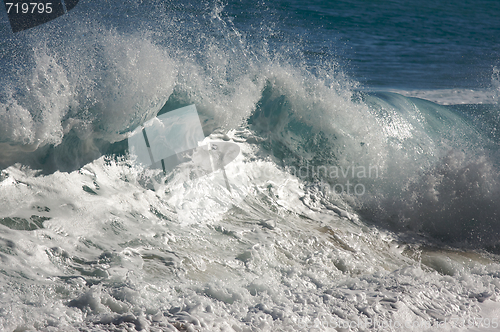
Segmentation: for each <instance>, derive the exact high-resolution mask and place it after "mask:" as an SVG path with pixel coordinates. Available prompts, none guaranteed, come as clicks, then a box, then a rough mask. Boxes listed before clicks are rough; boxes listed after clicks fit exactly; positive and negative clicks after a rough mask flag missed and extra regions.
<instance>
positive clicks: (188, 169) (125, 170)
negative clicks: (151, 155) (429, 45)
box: [0, 0, 500, 332]
mask: <svg viewBox="0 0 500 332" xmlns="http://www.w3.org/2000/svg"><path fill="white" fill-rule="evenodd" d="M355 3H357V4H364V6H368V4H367V3H366V2H364V1H358V2H355ZM429 4H430V2H429ZM481 5H484V4H483V2H480V4H478V8H483V7H480V6H481ZM304 6H305V7H307V5H304V4H302V3H299V2H297V3H296V2H294V1H292V2H290V3H285V2H283V3H278V4H276V5H272V4H271V3H269V4H267V3H263V2H261V3H256V4H246V3H243V2H237V3H236V2H235V3H226V4H224V3H221V2H218V1H215V2H208V1H207V2H202V3H201V4H200V3H198V2H193V3H190V2H187V3H182V4H181V3H177V2H169V1H159V0H158V1H151V2H147V3H143V2H141V1H108V2H105V3H99V4H97V3H96V2H92V1H83V0H82V1H81V2H80V3H79V4H78V5H77V7H76V8H75V9H73V10H72V11H71V12H70V13H68V14H66V15H64V16H63V17H60V18H58V19H56V20H54V21H52V22H49V23H47V24H44V25H42V26H39V27H36V28H33V29H30V30H26V31H23V32H20V33H17V34H12V32H10V30H9V29H10V27H9V26H8V23H7V17H6V16H5V15H4V16H2V17H0V23H1V28H0V33H1V35H2V36H1V40H0V45H1V51H0V169H1V173H0V261H1V265H0V331H15V332H21V331H50V332H52V331H236V332H243V331H245V332H250V331H273V332H274V331H490V330H499V329H500V256H499V255H500V220H499V218H500V217H499V216H500V164H499V162H500V154H499V146H498V137H499V134H500V133H499V130H500V129H499V128H500V126H499V125H500V115H499V114H500V113H499V106H498V98H499V94H500V85H499V82H500V78H499V71H498V69H497V67H495V63H494V62H492V63H490V64H489V66H490V67H489V68H488V75H487V76H488V78H487V84H486V83H484V84H483V83H481V84H479V83H478V84H477V85H476V86H472V87H471V86H469V85H470V84H469V83H467V84H465V83H464V84H462V85H460V84H457V85H456V86H451V85H452V84H451V83H449V82H448V83H449V84H448V83H446V84H445V83H442V82H441V83H439V82H438V81H436V82H438V83H436V85H435V86H434V85H432V84H431V83H428V85H425V86H421V81H420V79H419V76H418V70H420V68H421V67H419V66H420V64H419V66H417V67H416V69H415V72H414V74H415V77H416V78H415V82H416V83H415V86H413V87H412V86H409V87H408V86H403V85H402V84H399V83H398V82H399V79H401V80H403V78H401V77H399V76H398V77H399V78H398V79H394V80H393V82H396V83H395V84H393V85H391V84H389V83H387V84H379V85H377V84H376V82H379V80H380V77H383V75H384V70H383V69H381V71H380V72H377V73H374V72H373V71H374V70H375V69H374V68H373V66H372V65H370V66H366V67H360V69H359V72H361V73H363V75H365V76H366V77H368V79H366V80H365V81H363V79H361V78H359V79H358V78H357V76H356V75H357V74H356V72H354V73H352V72H351V74H349V72H350V69H349V68H350V67H349V64H345V63H343V62H342V60H341V59H340V57H342V56H347V55H345V51H343V52H344V53H342V52H340V51H339V54H338V55H337V54H336V53H335V52H336V51H335V47H338V48H340V47H341V46H339V45H342V43H343V42H345V41H343V40H344V39H343V38H345V36H344V35H342V33H344V32H345V31H347V32H345V33H346V34H347V33H348V32H349V31H350V30H349V29H350V28H349V29H348V28H345V27H346V26H347V25H346V24H347V23H345V22H344V21H342V20H340V19H339V20H338V21H332V22H334V23H335V22H336V23H335V24H337V25H338V27H339V28H338V29H339V31H341V30H342V29H344V28H345V29H346V30H345V31H344V30H342V31H344V32H342V33H340V32H339V35H335V36H334V37H324V36H326V31H330V30H328V29H330V28H329V27H330V25H329V24H332V25H333V24H334V23H331V22H330V23H329V21H321V20H323V18H321V20H320V18H318V17H319V16H318V17H316V16H314V15H316V14H315V13H321V17H329V16H328V15H336V14H332V11H333V12H335V13H337V11H338V12H339V13H347V14H346V16H345V17H351V16H352V17H356V16H355V15H351V14H349V13H351V12H350V11H353V12H356V11H359V10H361V9H359V8H358V7H357V6H355V5H354V3H353V4H352V6H353V7H352V8H351V9H349V10H347V9H346V8H345V6H347V4H343V5H342V6H344V7H342V8H341V7H339V8H337V9H336V10H334V8H336V7H335V6H334V4H331V6H332V7H331V8H330V7H328V6H327V5H324V6H323V5H321V3H319V2H318V3H317V4H311V5H309V7H307V8H305V7H304ZM339 6H340V5H339ZM401 6H403V5H401V4H399V5H398V6H395V7H394V8H393V10H394V11H395V13H399V12H398V11H399V10H402V9H401V8H400V7H401ZM329 8H330V9H329ZM367 8H368V7H367ZM460 8H461V7H460ZM484 8H486V7H484ZM366 10H367V12H370V11H371V9H369V8H368V9H366ZM377 10H379V11H380V13H385V11H386V10H392V9H390V8H389V9H387V8H379V9H377ZM490 11H491V13H490ZM405 12H407V11H406V10H405ZM408 12H411V10H410V9H408ZM283 13H285V14H286V15H285V16H283V15H284V14H283ZM294 13H295V14H294ZM297 13H300V14H297ZM302 13H304V14H302ZM460 13H461V12H460ZM478 13H480V14H481V15H483V16H484V15H491V17H493V18H496V17H497V16H496V14H495V13H497V14H498V13H500V11H498V10H497V9H496V8H492V9H491V8H490V9H488V10H486V9H485V10H484V11H478ZM287 15H288V16H287ZM293 15H304V16H301V17H300V18H296V17H295V16H293ZM339 15H340V14H339ZM405 15H406V14H405ZM450 15H452V14H450ZM457 15H459V14H457ZM460 15H462V14H460ZM478 15H479V14H478ZM340 16H342V15H340ZM483 16H480V17H483ZM264 17H265V19H263V18H264ZM283 17H284V18H283ZM342 17H344V16H342ZM391 17H396V16H391ZM484 17H486V16H484ZM484 17H483V22H485V19H484ZM488 17H490V16H488ZM259 19H260V20H259ZM282 19H283V20H282ZM302 19H303V21H301V20H302ZM313 19H317V20H318V21H317V22H318V24H317V26H318V27H319V28H318V29H319V30H318V31H319V32H317V35H314V32H312V31H313V30H308V29H309V28H308V25H307V23H304V22H309V21H311V20H313ZM325 20H326V19H325ZM292 21H293V22H296V24H292V23H291V22H292ZM280 22H282V23H280ZM301 22H302V23H301ZM342 22H344V23H342ZM377 22H379V21H377ZM301 24H303V25H301ZM374 24H375V23H374ZM377 24H379V23H377ZM443 26H445V25H444V23H443ZM342 27H344V28H342ZM349 27H351V26H349ZM352 27H357V28H359V29H364V27H363V26H361V25H357V23H356V22H354V23H352ZM445 27H446V26H445ZM357 28H356V29H357ZM301 29H303V30H301ZM321 29H323V30H321ZM353 29H354V28H353ZM391 29H392V28H391ZM436 29H437V28H436ZM360 31H361V30H360ZM363 31H364V30H363ZM363 33H365V32H363ZM353 36H354V35H353ZM363 36H364V35H363ZM299 37H300V38H299ZM326 38H330V39H329V41H330V42H331V43H332V45H331V49H329V51H328V52H333V53H328V52H327V51H320V50H323V48H322V47H323V46H321V45H324V44H322V43H324V39H326ZM464 38H465V37H464ZM303 39H305V40H303ZM366 40H371V39H366ZM335 43H336V44H335ZM367 43H368V42H367ZM415 43H416V44H415V49H416V50H418V47H419V45H420V44H419V42H415ZM368 44H369V47H374V46H373V45H374V44H371V42H370V43H368ZM334 45H337V46H334ZM346 45H349V43H348V42H347V44H346ZM352 45H354V46H353V47H354V48H355V49H357V48H358V47H361V46H360V45H361V44H359V43H358V42H357V41H356V39H355V37H353V40H352ZM436 47H437V48H436V50H437V49H438V46H436ZM464 47H465V46H464ZM471 47H472V46H471ZM492 47H493V46H492ZM439 50H441V49H440V48H439ZM439 50H437V51H436V54H438V53H439V52H438V51H439ZM426 52H427V50H426ZM332 54H333V55H332ZM342 54H344V55H342ZM497 56H498V54H497ZM361 57H362V55H360V56H359V58H356V57H355V58H354V60H353V61H354V62H356V61H358V60H359V63H362V62H363V61H364V60H363V59H362V58H361ZM373 57H374V60H373V59H372V60H373V61H380V59H378V58H377V55H376V54H373ZM389 57H390V55H387V59H390V58H389ZM485 59H490V58H488V57H485ZM365 60H366V59H365ZM366 61H368V60H366ZM488 61H489V60H488ZM347 62H348V61H347ZM387 62H388V63H391V62H390V61H387ZM356 66H357V65H353V67H356ZM359 66H361V65H359ZM450 66H451V67H450V68H454V67H453V65H450ZM431 67H432V66H431V65H429V69H428V71H432V69H431ZM481 68H482V67H481ZM417 69H418V70H417ZM408 70H409V69H408ZM370 73H372V74H370ZM396 74H397V73H391V74H388V75H393V77H396V76H397V75H396ZM370 75H371V76H370ZM359 76H360V77H361V76H362V75H361V74H360V75H359ZM424 76H425V75H424ZM424 76H422V77H424ZM437 76H438V75H436V77H437ZM388 80H389V78H388ZM407 81H411V79H410V78H408V77H407ZM370 83H373V84H372V85H370ZM408 84H410V83H408ZM410 85H411V84H410ZM193 104H194V105H196V109H197V111H198V114H199V117H200V122H201V125H202V128H203V132H204V135H205V136H206V137H205V140H204V141H203V142H199V144H200V146H202V145H207V144H216V143H217V142H231V143H234V144H237V145H238V147H239V148H240V153H239V155H238V156H237V157H236V159H234V160H233V161H232V162H231V163H229V164H228V165H227V166H226V167H225V173H226V175H224V173H223V172H222V171H220V170H219V171H216V172H213V173H211V174H209V175H206V176H202V177H195V176H193V169H194V168H195V163H194V162H185V163H182V164H180V165H178V167H177V168H175V169H174V170H173V171H170V172H168V173H167V174H163V172H162V171H160V170H154V169H148V168H144V167H142V166H141V165H138V164H137V163H135V162H134V156H133V155H131V154H130V153H129V148H128V145H127V138H128V137H129V136H130V133H131V132H132V131H133V130H134V129H136V128H137V127H138V126H141V125H142V124H143V123H145V122H146V121H148V120H150V119H153V118H154V117H155V116H157V115H159V114H164V113H166V112H169V111H172V110H175V109H178V108H180V107H183V106H187V105H193ZM226 178H227V182H226ZM227 183H228V184H229V185H227Z"/></svg>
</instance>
